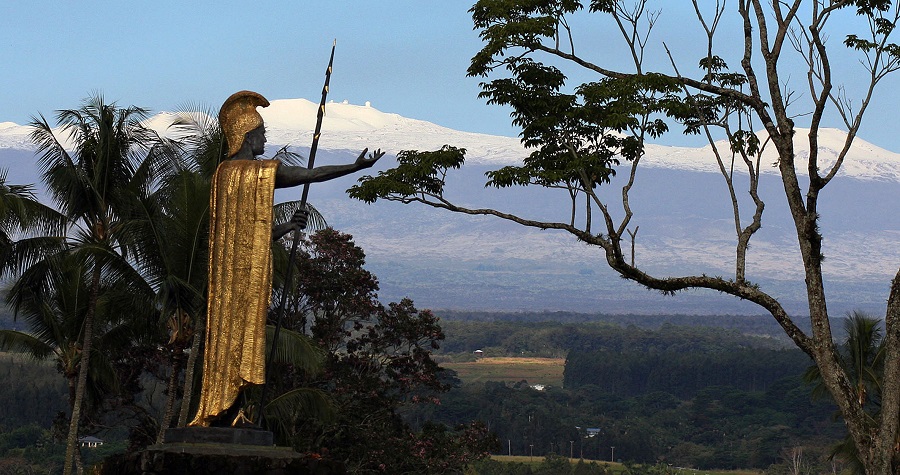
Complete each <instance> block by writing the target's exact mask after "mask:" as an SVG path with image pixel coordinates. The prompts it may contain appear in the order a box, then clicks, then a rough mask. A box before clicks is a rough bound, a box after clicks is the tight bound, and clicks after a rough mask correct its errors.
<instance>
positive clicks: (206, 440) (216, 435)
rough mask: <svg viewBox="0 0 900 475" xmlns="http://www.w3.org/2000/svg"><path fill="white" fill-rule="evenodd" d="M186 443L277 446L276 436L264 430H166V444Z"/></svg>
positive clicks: (208, 428) (227, 428) (164, 437)
mask: <svg viewBox="0 0 900 475" xmlns="http://www.w3.org/2000/svg"><path fill="white" fill-rule="evenodd" d="M178 442H184V443H188V444H237V445H262V446H272V445H274V444H275V436H274V435H273V434H272V433H271V432H269V431H267V430H262V429H245V428H240V429H239V428H234V427H179V428H177V429H166V433H165V435H164V436H163V443H164V444H174V443H178Z"/></svg>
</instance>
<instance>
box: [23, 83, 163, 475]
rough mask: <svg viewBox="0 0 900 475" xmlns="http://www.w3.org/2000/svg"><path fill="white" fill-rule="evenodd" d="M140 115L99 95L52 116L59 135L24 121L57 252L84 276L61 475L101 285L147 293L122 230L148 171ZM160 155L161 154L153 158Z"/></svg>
mask: <svg viewBox="0 0 900 475" xmlns="http://www.w3.org/2000/svg"><path fill="white" fill-rule="evenodd" d="M146 118H147V112H146V111H145V110H144V109H141V108H137V107H133V106H132V107H128V108H118V107H117V106H116V105H115V104H108V103H106V102H105V101H104V99H103V97H102V96H101V95H99V94H97V95H94V96H93V97H90V98H88V99H86V100H85V101H84V102H83V104H82V106H81V107H80V108H78V109H69V110H62V111H59V112H58V114H57V124H58V125H59V127H60V131H59V133H60V134H62V136H63V138H62V139H60V138H59V137H58V136H57V132H56V131H55V130H54V128H53V127H51V126H50V124H49V123H48V122H47V120H46V119H45V118H44V117H43V116H40V117H39V118H36V119H34V120H33V121H32V123H31V126H32V127H33V131H32V134H31V138H32V140H33V141H34V143H35V144H36V145H37V147H38V154H39V155H40V157H39V159H38V165H39V167H40V169H41V172H42V175H43V181H44V184H45V185H46V187H47V190H48V192H49V193H50V195H51V197H52V198H53V200H54V201H55V203H56V205H57V206H58V208H59V209H60V211H61V212H62V214H63V215H65V217H66V218H67V220H68V225H69V226H70V233H69V234H70V235H69V236H67V237H65V238H62V239H61V240H60V242H59V249H68V251H66V252H71V254H72V256H73V258H75V259H77V260H79V261H80V262H81V264H82V265H83V266H85V268H86V269H87V271H88V285H87V288H88V295H87V303H86V305H87V306H86V308H85V315H84V322H83V330H82V333H81V335H82V338H81V345H80V346H81V357H80V362H81V364H80V365H79V372H78V380H77V382H76V390H75V400H74V403H73V407H72V418H71V421H70V424H69V433H68V438H67V447H66V461H65V466H64V473H65V474H68V473H70V472H71V469H72V461H73V458H74V453H75V447H76V442H77V438H78V422H79V419H80V412H81V407H82V403H83V399H84V394H85V389H86V385H87V379H88V374H89V366H90V364H89V363H90V362H91V361H92V358H91V351H92V349H93V343H94V325H95V322H94V317H95V312H96V309H97V302H98V299H99V297H100V290H101V281H102V279H103V278H104V277H105V276H107V277H109V276H115V277H116V278H118V279H121V280H123V281H129V282H132V283H133V284H134V285H135V289H137V290H138V291H137V292H136V293H135V294H134V297H135V298H146V296H147V295H149V289H148V288H146V287H145V286H142V285H141V284H140V279H139V276H138V275H137V273H136V272H135V271H134V268H133V267H132V266H131V265H130V263H129V262H128V260H127V256H128V255H129V253H130V252H131V251H132V249H133V243H132V242H131V237H130V236H129V233H128V232H127V230H128V226H127V220H125V219H123V218H125V217H127V216H128V215H129V214H130V213H131V212H132V209H133V208H134V206H135V205H136V199H135V198H136V197H138V196H141V194H143V193H145V192H146V191H147V189H148V187H149V184H150V178H149V177H152V176H153V175H154V172H155V169H156V167H155V163H156V161H155V160H154V158H159V157H157V155H156V154H154V153H152V151H153V145H154V144H156V143H158V142H157V139H158V138H157V137H156V135H155V133H153V132H152V131H150V130H148V129H146V128H145V127H143V125H141V122H142V121H144V120H145V119H146ZM160 157H161V155H160Z"/></svg>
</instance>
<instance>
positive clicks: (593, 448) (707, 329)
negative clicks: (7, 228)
mask: <svg viewBox="0 0 900 475" xmlns="http://www.w3.org/2000/svg"><path fill="white" fill-rule="evenodd" d="M436 314H437V315H438V316H440V318H441V320H440V323H441V326H442V328H443V330H444V333H445V334H446V339H445V340H444V341H443V342H442V344H441V348H440V349H439V350H436V355H437V359H438V361H441V360H444V361H451V360H452V361H460V360H471V359H473V358H474V356H473V355H472V352H473V351H474V350H475V349H482V350H483V351H484V352H485V354H486V355H488V356H545V357H558V358H565V359H566V366H565V372H564V386H563V387H561V388H554V387H551V388H548V389H547V390H544V391H538V390H535V389H533V388H531V387H530V385H529V384H528V382H527V381H522V382H520V383H502V382H485V383H471V384H468V383H465V382H464V381H461V380H459V378H458V377H457V376H456V374H455V373H454V372H453V371H450V370H445V371H444V375H443V380H444V381H445V383H447V384H448V385H450V386H452V389H451V391H450V392H449V393H446V394H443V395H441V396H440V402H439V404H431V405H414V406H411V407H409V408H407V409H406V410H404V412H403V416H404V418H405V419H406V420H407V421H408V422H410V423H411V424H412V425H413V426H414V427H422V426H423V425H424V424H426V423H427V422H429V421H433V422H439V423H445V424H447V425H448V426H450V427H453V426H455V425H456V424H463V423H467V422H471V421H473V420H480V421H483V422H484V423H485V424H486V425H487V427H488V428H489V429H490V430H491V431H492V432H493V433H494V434H495V435H496V436H497V438H498V439H499V441H500V446H499V447H498V448H497V450H496V452H495V453H498V454H509V453H511V454H513V455H528V454H533V455H534V456H536V457H537V456H545V455H548V454H552V453H556V454H560V455H565V456H568V455H570V454H571V455H574V456H575V457H579V456H583V457H584V458H586V459H599V460H609V459H610V458H612V457H614V458H615V459H616V460H621V461H625V462H636V463H644V464H648V463H649V464H656V463H664V464H675V465H677V466H684V467H694V468H700V469H711V468H725V469H735V468H755V469H768V468H772V467H779V466H781V465H783V464H785V463H786V460H787V458H786V454H788V453H790V452H791V451H792V450H795V449H796V448H798V447H802V449H803V450H804V453H805V457H806V460H807V461H808V463H809V464H811V465H817V466H821V467H826V466H827V467H830V465H828V464H830V463H831V462H830V461H828V460H827V457H826V455H827V453H828V451H829V448H830V447H831V446H832V445H833V444H835V443H836V442H838V441H840V439H841V438H842V437H843V436H844V434H845V430H844V427H843V425H842V424H841V423H839V422H835V420H834V419H833V417H832V416H833V413H834V407H833V405H832V404H831V402H830V401H828V400H821V399H813V398H812V387H811V386H810V385H808V384H806V383H804V382H803V378H802V376H803V373H804V372H805V371H806V369H807V368H808V367H809V366H810V365H811V362H810V360H809V358H808V357H807V356H806V355H805V354H803V353H802V352H800V351H799V350H797V349H794V348H792V347H791V346H790V343H789V342H788V341H787V340H786V339H784V338H781V337H780V336H779V335H778V333H777V332H778V331H780V329H779V328H778V327H777V325H774V323H773V322H771V321H770V319H766V318H765V317H736V316H721V317H707V316H704V317H692V316H637V315H585V314H575V313H564V312H559V313H502V314H501V313H478V312H447V311H438V312H436ZM0 323H2V326H5V327H7V328H9V325H11V324H12V321H11V319H9V318H4V317H0ZM836 328H840V327H839V326H838V325H836ZM0 375H4V380H5V381H14V382H15V383H14V384H7V385H2V386H0V402H2V404H0V421H2V427H0V432H6V433H7V434H9V437H12V434H13V432H12V431H13V429H16V428H18V427H24V426H26V425H28V426H29V427H42V428H44V429H46V430H48V431H47V432H43V435H41V437H44V438H46V437H48V434H49V433H50V432H49V429H50V428H51V426H52V422H53V420H54V419H55V417H56V416H57V414H58V413H59V412H60V411H64V410H65V401H66V398H67V388H66V386H65V384H64V382H63V381H64V380H63V378H62V377H61V376H60V375H59V374H57V372H56V368H54V367H52V366H51V365H46V364H40V363H34V362H32V361H29V360H27V359H24V358H22V357H18V356H11V355H8V354H0ZM588 429H591V431H590V433H589V431H588ZM18 433H21V431H19V432H18ZM29 433H32V432H29ZM33 433H34V434H37V435H35V437H37V436H38V435H40V432H33ZM4 437H6V436H3V435H0V452H2V451H3V450H14V448H15V447H26V446H29V445H30V444H34V443H37V442H36V441H29V440H25V439H27V438H22V437H21V434H20V436H18V439H16V440H15V441H13V440H5V439H4ZM19 439H22V440H19ZM23 444H24V445H23ZM4 447H5V448H6V449H4ZM612 447H615V449H612ZM18 450H22V449H18ZM45 450H46V449H45ZM613 452H614V453H613ZM34 456H38V453H37V452H35V454H34ZM2 457H3V453H0V458H2ZM823 469H824V468H823ZM829 471H830V468H829Z"/></svg>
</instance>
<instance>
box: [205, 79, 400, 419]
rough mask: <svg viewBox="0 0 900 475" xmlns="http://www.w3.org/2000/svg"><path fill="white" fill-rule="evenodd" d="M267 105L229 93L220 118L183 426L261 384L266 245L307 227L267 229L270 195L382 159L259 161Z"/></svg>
mask: <svg viewBox="0 0 900 475" xmlns="http://www.w3.org/2000/svg"><path fill="white" fill-rule="evenodd" d="M268 105H269V101H267V100H266V98H264V97H263V96H262V95H260V94H258V93H255V92H251V91H240V92H237V93H235V94H232V95H231V97H229V98H228V99H227V100H226V101H225V103H224V104H222V108H221V110H220V111H219V124H220V126H221V128H222V132H223V134H224V136H225V141H226V145H227V150H228V151H227V160H225V161H223V162H222V163H221V164H220V165H219V167H218V169H217V170H216V173H215V175H214V177H213V183H212V191H211V193H210V229H209V295H208V297H207V299H208V300H207V311H206V312H207V325H206V347H205V350H204V355H203V380H202V384H201V389H200V406H199V408H198V410H197V415H196V416H195V417H194V420H193V421H191V423H190V424H189V425H191V426H209V425H210V423H212V422H213V421H215V420H216V419H217V418H218V417H220V415H221V414H222V413H223V412H224V411H225V410H226V409H229V408H230V407H231V406H233V405H234V404H235V401H236V399H237V396H238V393H239V392H240V390H241V389H242V388H244V387H245V386H247V385H250V384H263V382H264V381H265V343H266V313H267V310H268V308H269V301H270V298H271V294H272V252H271V246H272V239H273V238H274V239H278V238H280V237H281V236H283V235H285V234H287V233H288V232H290V231H292V230H295V229H302V227H303V226H305V222H303V223H300V222H298V221H297V220H292V221H291V222H289V223H286V224H283V225H279V226H275V227H273V222H272V221H273V216H272V215H273V213H272V205H273V204H274V203H273V202H274V190H275V188H284V187H291V186H297V185H301V184H305V183H314V182H321V181H326V180H330V179H332V178H336V177H339V176H343V175H347V174H349V173H353V172H355V171H358V170H362V169H365V168H369V167H371V166H372V165H374V164H375V162H376V161H378V159H379V158H381V157H382V156H383V155H384V153H383V152H381V151H380V150H376V151H375V152H374V153H372V154H369V156H368V158H367V157H366V152H367V151H368V149H366V150H363V151H362V153H360V154H359V157H357V159H356V161H355V162H354V163H352V164H349V165H336V166H324V167H317V168H306V167H298V166H288V165H284V164H282V163H281V162H280V161H279V160H257V159H256V157H257V156H258V155H261V154H262V153H263V152H264V149H265V144H266V136H265V133H266V130H265V125H264V123H263V118H262V116H261V115H260V114H259V112H258V111H257V110H256V108H257V107H267V106H268Z"/></svg>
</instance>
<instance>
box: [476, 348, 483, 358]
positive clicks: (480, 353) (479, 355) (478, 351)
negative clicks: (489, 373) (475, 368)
mask: <svg viewBox="0 0 900 475" xmlns="http://www.w3.org/2000/svg"><path fill="white" fill-rule="evenodd" d="M474 353H475V357H476V358H481V357H483V356H484V351H482V350H480V349H479V350H475V352H474Z"/></svg>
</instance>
